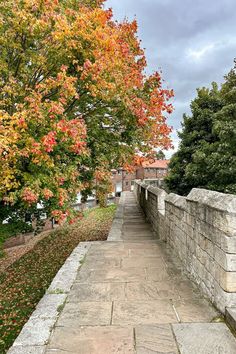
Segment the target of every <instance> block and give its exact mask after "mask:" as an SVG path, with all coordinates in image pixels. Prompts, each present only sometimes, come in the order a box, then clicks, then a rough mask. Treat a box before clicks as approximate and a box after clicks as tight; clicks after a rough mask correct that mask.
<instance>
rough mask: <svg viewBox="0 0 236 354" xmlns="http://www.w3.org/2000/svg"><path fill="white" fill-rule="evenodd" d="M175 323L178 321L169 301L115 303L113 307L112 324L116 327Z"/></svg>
mask: <svg viewBox="0 0 236 354" xmlns="http://www.w3.org/2000/svg"><path fill="white" fill-rule="evenodd" d="M175 322H178V320H177V317H176V314H175V311H174V309H173V306H172V304H171V302H170V301H169V300H163V299H162V300H159V299H158V300H155V301H153V300H152V301H123V302H119V301H115V302H114V305H113V315H112V324H115V325H124V324H125V325H137V324H151V323H175Z"/></svg>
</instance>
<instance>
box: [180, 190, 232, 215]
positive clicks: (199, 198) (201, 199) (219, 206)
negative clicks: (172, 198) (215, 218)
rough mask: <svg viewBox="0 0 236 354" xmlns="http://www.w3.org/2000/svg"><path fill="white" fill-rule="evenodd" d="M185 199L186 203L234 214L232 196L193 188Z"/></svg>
mask: <svg viewBox="0 0 236 354" xmlns="http://www.w3.org/2000/svg"><path fill="white" fill-rule="evenodd" d="M186 199H187V201H190V202H197V203H199V204H203V205H206V206H208V207H211V208H213V209H216V210H219V211H222V212H228V213H233V214H236V196H235V195H233V194H224V193H220V192H215V191H211V190H207V189H201V188H193V189H192V190H191V192H190V193H189V194H188V196H187V198H186Z"/></svg>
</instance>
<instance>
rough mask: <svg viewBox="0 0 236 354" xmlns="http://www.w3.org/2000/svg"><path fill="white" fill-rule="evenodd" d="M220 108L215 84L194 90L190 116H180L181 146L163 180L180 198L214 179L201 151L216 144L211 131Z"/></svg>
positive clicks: (216, 136)
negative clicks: (195, 93)
mask: <svg viewBox="0 0 236 354" xmlns="http://www.w3.org/2000/svg"><path fill="white" fill-rule="evenodd" d="M221 108H222V99H221V95H220V91H219V89H218V86H217V84H216V83H213V84H212V88H211V89H208V88H201V89H198V90H197V97H196V98H195V99H194V100H193V101H192V103H191V112H192V115H190V116H187V115H186V114H185V115H184V116H183V123H182V131H181V132H179V133H178V135H179V137H180V139H181V143H180V147H179V150H178V151H177V153H176V154H174V156H173V157H172V159H171V162H170V165H169V167H170V173H169V176H168V177H167V179H166V185H167V188H168V189H169V190H170V191H173V192H175V193H178V194H181V195H187V194H188V193H189V192H190V190H191V189H192V188H193V187H204V188H205V187H206V186H207V185H208V181H209V179H210V180H214V172H213V171H210V170H209V169H208V166H207V165H206V158H205V157H206V156H205V155H204V153H203V150H204V151H205V150H206V146H207V148H209V147H210V148H211V147H213V146H214V144H215V143H216V142H217V141H218V139H219V138H218V134H217V132H215V131H214V130H213V125H214V114H215V113H216V112H219V111H220V110H221Z"/></svg>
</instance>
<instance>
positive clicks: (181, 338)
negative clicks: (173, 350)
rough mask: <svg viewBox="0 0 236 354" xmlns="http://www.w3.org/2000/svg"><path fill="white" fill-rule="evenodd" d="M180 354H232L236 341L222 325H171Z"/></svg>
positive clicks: (235, 347) (235, 349) (234, 351)
mask: <svg viewBox="0 0 236 354" xmlns="http://www.w3.org/2000/svg"><path fill="white" fill-rule="evenodd" d="M173 330H174V334H175V337H176V340H177V344H178V346H179V350H180V353H181V354H234V353H236V340H235V338H234V337H233V336H232V334H231V332H230V330H229V329H228V327H227V326H226V325H225V324H224V323H202V324H200V323H191V324H189V323H183V324H177V325H175V324H174V325H173Z"/></svg>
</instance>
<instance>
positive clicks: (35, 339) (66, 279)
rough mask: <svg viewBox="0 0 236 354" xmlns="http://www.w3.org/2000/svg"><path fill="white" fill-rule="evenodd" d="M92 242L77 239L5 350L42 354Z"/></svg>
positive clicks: (23, 353)
mask: <svg viewBox="0 0 236 354" xmlns="http://www.w3.org/2000/svg"><path fill="white" fill-rule="evenodd" d="M93 243H94V242H93V241H91V242H80V243H79V245H78V246H77V247H76V248H75V249H74V250H73V251H72V253H71V254H70V256H69V257H68V258H67V260H66V261H65V263H64V264H63V266H62V267H61V268H60V269H59V271H58V272H57V274H56V276H55V277H54V279H53V281H52V283H51V285H50V286H49V288H48V290H47V291H46V293H45V295H44V296H43V297H42V299H41V300H40V301H39V303H38V304H37V306H36V309H35V311H34V312H33V313H32V315H31V316H30V318H29V320H28V321H27V322H26V324H25V325H24V327H23V328H22V330H21V332H20V334H19V335H18V337H17V338H16V340H15V341H14V343H13V345H12V346H11V348H10V349H9V350H8V351H7V354H43V353H44V352H45V349H46V345H47V343H48V341H49V338H50V335H51V332H52V330H53V327H54V325H55V323H56V321H57V319H58V317H59V314H60V312H61V310H62V308H63V307H64V304H65V301H66V299H67V296H68V294H69V291H70V289H71V287H72V285H73V283H74V280H75V279H76V275H77V272H78V270H79V269H80V267H81V266H82V264H83V260H84V258H85V256H86V254H87V252H88V250H89V248H90V247H91V245H92V244H93Z"/></svg>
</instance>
